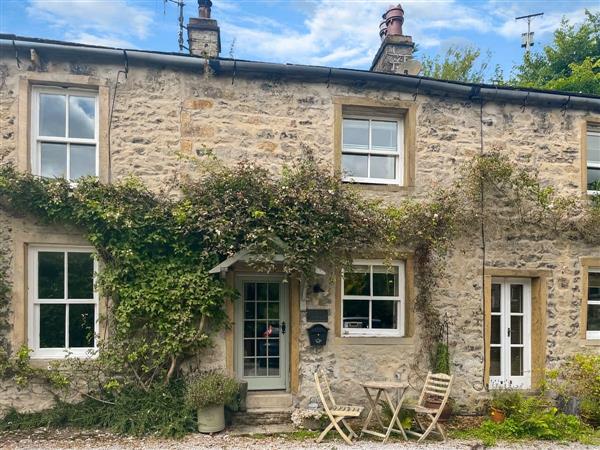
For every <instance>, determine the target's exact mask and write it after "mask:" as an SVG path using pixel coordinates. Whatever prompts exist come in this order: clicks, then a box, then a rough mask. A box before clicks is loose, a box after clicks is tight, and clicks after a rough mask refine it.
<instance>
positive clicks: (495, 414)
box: [490, 408, 506, 423]
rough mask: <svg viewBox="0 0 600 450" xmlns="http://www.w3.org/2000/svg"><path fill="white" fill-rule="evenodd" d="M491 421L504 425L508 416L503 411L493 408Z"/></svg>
mask: <svg viewBox="0 0 600 450" xmlns="http://www.w3.org/2000/svg"><path fill="white" fill-rule="evenodd" d="M490 419H492V422H496V423H502V422H504V419H506V414H504V411H502V410H501V409H496V408H491V409H490Z"/></svg>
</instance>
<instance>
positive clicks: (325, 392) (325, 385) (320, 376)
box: [315, 369, 335, 409]
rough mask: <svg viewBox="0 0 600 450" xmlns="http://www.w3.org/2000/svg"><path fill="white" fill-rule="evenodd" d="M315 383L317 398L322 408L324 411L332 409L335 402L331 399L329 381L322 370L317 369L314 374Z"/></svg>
mask: <svg viewBox="0 0 600 450" xmlns="http://www.w3.org/2000/svg"><path fill="white" fill-rule="evenodd" d="M315 383H316V385H317V392H318V393H319V397H320V398H321V403H323V407H324V408H326V409H329V408H332V407H334V406H335V400H334V399H333V395H332V394H331V389H330V387H329V381H328V380H327V374H326V373H325V372H324V371H323V370H321V369H318V370H317V371H316V372H315ZM328 402H329V403H328Z"/></svg>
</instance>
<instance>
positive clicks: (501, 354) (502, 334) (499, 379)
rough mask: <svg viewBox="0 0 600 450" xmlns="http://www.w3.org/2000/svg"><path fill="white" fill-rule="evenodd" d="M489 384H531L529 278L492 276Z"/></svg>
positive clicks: (495, 385) (496, 386)
mask: <svg viewBox="0 0 600 450" xmlns="http://www.w3.org/2000/svg"><path fill="white" fill-rule="evenodd" d="M491 306H492V311H491V324H490V325H491V330H490V331H491V340H490V387H492V388H500V387H506V388H511V387H512V388H517V389H528V388H530V387H531V280H530V279H526V278H494V279H492V305H491Z"/></svg>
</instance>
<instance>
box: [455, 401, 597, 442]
mask: <svg viewBox="0 0 600 450" xmlns="http://www.w3.org/2000/svg"><path fill="white" fill-rule="evenodd" d="M493 395H494V396H493V398H492V402H491V404H492V406H493V407H494V408H498V409H501V410H502V411H504V412H505V413H506V420H505V421H504V422H502V423H496V422H493V421H491V420H486V421H485V422H483V423H482V424H481V426H479V427H478V428H474V429H471V430H465V431H457V432H455V433H454V436H455V437H462V438H472V439H473V438H474V439H480V440H482V441H483V443H484V444H485V445H495V444H496V442H497V441H498V440H506V441H511V440H524V439H525V440H527V439H540V440H551V441H561V442H565V441H566V442H576V441H581V442H590V439H592V438H593V430H592V428H591V427H589V426H588V425H587V424H585V423H584V422H583V421H581V420H580V419H579V418H578V417H576V416H571V415H568V414H563V413H561V412H559V411H558V409H557V408H555V407H554V406H552V405H551V402H550V401H549V400H548V399H546V398H544V397H543V396H534V397H525V396H524V395H523V394H522V393H520V392H518V391H514V390H504V391H502V390H500V391H498V392H495V393H494V394H493Z"/></svg>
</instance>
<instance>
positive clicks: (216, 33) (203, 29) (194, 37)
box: [187, 0, 221, 59]
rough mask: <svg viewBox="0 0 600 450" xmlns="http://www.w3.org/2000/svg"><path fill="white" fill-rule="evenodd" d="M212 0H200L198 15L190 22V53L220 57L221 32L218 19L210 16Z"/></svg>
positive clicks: (211, 57)
mask: <svg viewBox="0 0 600 450" xmlns="http://www.w3.org/2000/svg"><path fill="white" fill-rule="evenodd" d="M211 7H212V1H211V0H198V16H199V17H190V21H189V22H188V26H187V30H188V48H189V49H190V53H191V54H192V55H196V56H203V57H204V58H210V59H214V58H218V57H219V53H220V52H221V32H220V30H219V25H218V24H217V21H216V20H214V19H211V18H210V9H211Z"/></svg>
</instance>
